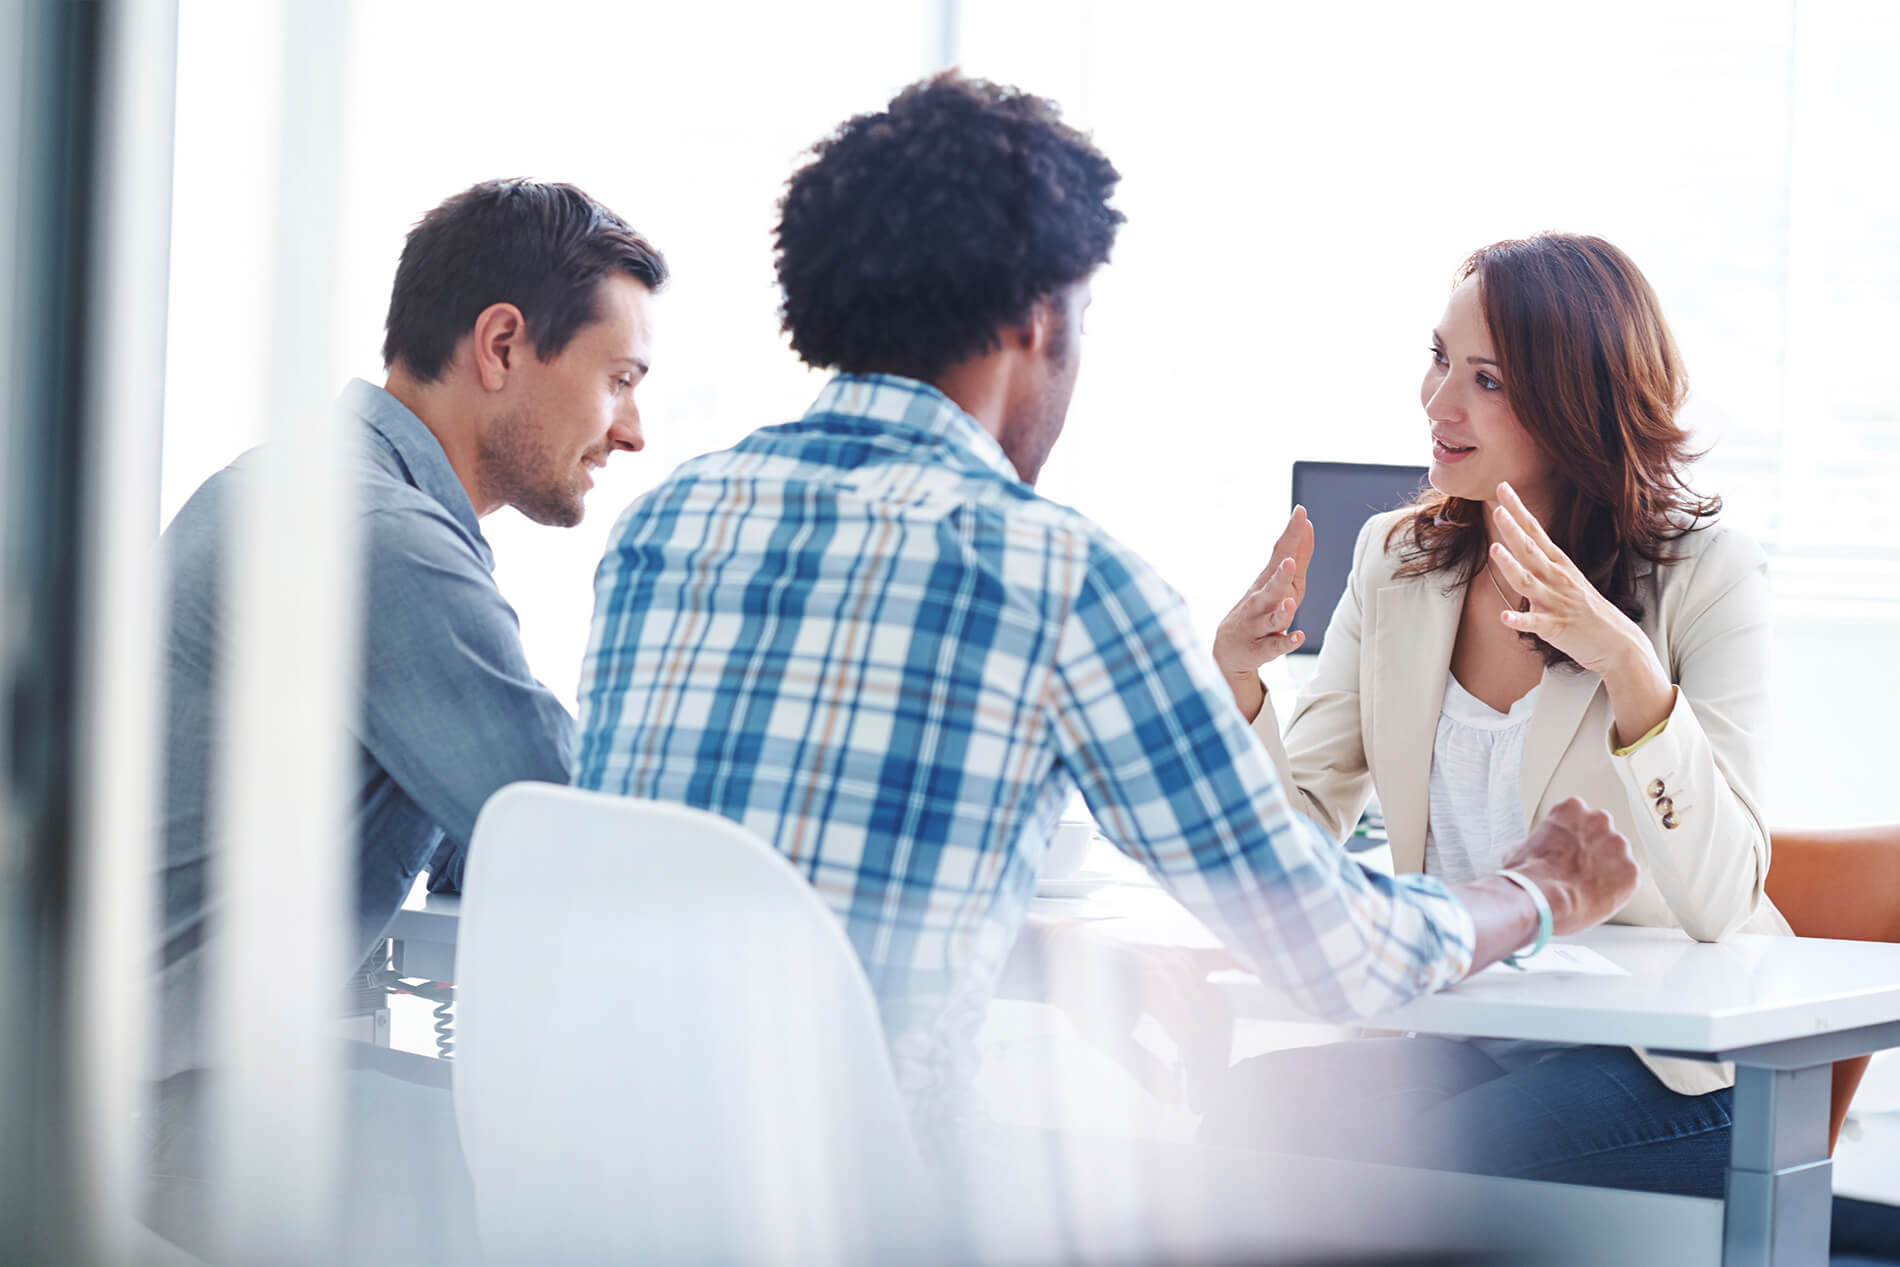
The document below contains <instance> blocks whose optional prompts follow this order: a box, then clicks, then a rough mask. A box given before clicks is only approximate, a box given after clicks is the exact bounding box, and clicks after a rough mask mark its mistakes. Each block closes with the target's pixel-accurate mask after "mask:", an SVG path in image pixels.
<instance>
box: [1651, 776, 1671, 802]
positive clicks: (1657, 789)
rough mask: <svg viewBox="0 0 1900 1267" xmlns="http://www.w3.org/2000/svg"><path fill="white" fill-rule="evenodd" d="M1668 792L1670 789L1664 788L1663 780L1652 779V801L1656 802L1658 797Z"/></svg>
mask: <svg viewBox="0 0 1900 1267" xmlns="http://www.w3.org/2000/svg"><path fill="white" fill-rule="evenodd" d="M1668 790H1669V789H1668V788H1665V787H1664V786H1663V781H1662V780H1661V779H1651V780H1650V781H1649V796H1650V799H1651V800H1654V799H1655V798H1656V797H1658V796H1661V795H1662V794H1663V793H1664V792H1666V791H1668Z"/></svg>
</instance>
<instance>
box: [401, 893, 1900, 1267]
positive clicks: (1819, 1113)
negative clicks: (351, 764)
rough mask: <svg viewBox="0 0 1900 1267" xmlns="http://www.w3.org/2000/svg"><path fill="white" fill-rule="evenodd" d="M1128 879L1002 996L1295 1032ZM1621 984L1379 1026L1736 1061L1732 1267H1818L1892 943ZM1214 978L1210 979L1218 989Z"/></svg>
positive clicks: (1541, 984)
mask: <svg viewBox="0 0 1900 1267" xmlns="http://www.w3.org/2000/svg"><path fill="white" fill-rule="evenodd" d="M1091 861H1092V862H1100V863H1101V864H1102V865H1103V868H1104V869H1108V870H1111V871H1112V872H1113V873H1114V874H1116V875H1117V876H1118V877H1121V878H1122V880H1123V882H1121V883H1117V884H1115V885H1113V886H1111V887H1109V888H1106V889H1104V890H1102V891H1101V892H1100V893H1098V894H1095V895H1093V896H1091V897H1090V898H1088V899H1084V900H1081V901H1075V902H1066V903H1050V902H1039V903H1037V904H1036V910H1035V911H1034V912H1033V913H1032V917H1031V919H1030V922H1029V923H1028V925H1027V926H1026V927H1025V930H1024V935H1023V937H1022V938H1021V939H1020V941H1019V943H1018V945H1017V947H1016V950H1015V952H1014V954H1013V955H1012V957H1011V961H1010V966H1009V968H1008V969H1007V970H1006V971H1005V974H1004V975H1005V979H1004V983H1003V988H1004V991H1005V993H1011V994H1014V995H1016V996H1017V997H1032V996H1033V995H1034V992H1035V991H1036V990H1037V989H1039V988H1043V987H1042V985H1041V983H1045V982H1047V981H1048V980H1049V979H1050V973H1049V971H1048V969H1049V961H1050V957H1051V956H1052V955H1058V954H1059V955H1060V956H1062V957H1063V958H1064V959H1065V960H1066V961H1068V962H1071V963H1073V962H1077V961H1078V960H1081V961H1086V960H1088V959H1089V958H1090V955H1091V947H1095V948H1098V949H1099V950H1100V951H1101V952H1103V953H1102V954H1101V955H1100V958H1101V959H1103V960H1104V961H1110V960H1112V961H1115V962H1116V963H1117V964H1118V965H1120V966H1118V967H1116V969H1115V970H1116V971H1126V970H1128V968H1130V967H1132V968H1134V969H1137V970H1142V969H1144V968H1145V967H1152V965H1153V964H1154V963H1157V962H1158V963H1162V964H1164V965H1165V967H1166V971H1168V972H1172V973H1178V972H1179V970H1180V969H1181V968H1182V966H1183V965H1184V964H1185V965H1188V966H1190V967H1191V968H1192V970H1193V971H1194V972H1195V973H1197V974H1200V975H1202V976H1203V977H1204V978H1209V979H1211V980H1212V982H1213V983H1214V984H1215V985H1216V986H1217V987H1218V988H1219V992H1220V994H1221V995H1222V996H1223V997H1224V998H1225V999H1226V1000H1227V1001H1228V1003H1229V1005H1230V1006H1231V1007H1232V1009H1233V1010H1234V1012H1235V1013H1237V1014H1240V1015H1247V1016H1258V1017H1264V1018H1269V1019H1276V1020H1286V1019H1300V1018H1299V1017H1298V1015H1297V1013H1295V1012H1293V1011H1292V1010H1291V1009H1290V1008H1289V1006H1288V1005H1287V1004H1286V1003H1285V1002H1284V1001H1283V1000H1281V999H1279V998H1277V997H1276V996H1275V995H1274V994H1273V993H1272V992H1271V991H1269V990H1268V989H1266V988H1265V987H1264V986H1262V985H1261V984H1260V983H1259V981H1257V980H1256V979H1254V978H1253V977H1251V976H1248V975H1246V974H1245V973H1241V972H1238V971H1236V970H1234V969H1233V961H1232V960H1231V959H1229V958H1228V957H1227V956H1226V954H1225V952H1224V951H1223V950H1221V948H1220V945H1219V942H1218V941H1217V940H1216V939H1215V938H1214V936H1213V934H1212V933H1210V932H1208V930H1207V929H1206V928H1205V927H1203V926H1202V925H1200V924H1199V923H1198V922H1197V921H1196V920H1194V919H1193V917H1192V916H1190V915H1188V914H1187V912H1186V911H1185V910H1184V909H1182V908H1181V907H1180V906H1179V905H1178V904H1176V903H1174V902H1173V900H1172V899H1171V898H1169V897H1168V896H1167V895H1166V894H1164V893H1162V892H1161V891H1160V890H1159V889H1158V888H1156V887H1155V886H1154V885H1153V884H1152V883H1149V882H1146V881H1145V877H1144V876H1143V873H1141V872H1140V870H1139V868H1137V867H1135V865H1134V864H1133V863H1129V862H1127V860H1125V859H1119V858H1115V859H1112V860H1109V859H1103V858H1097V857H1092V858H1091ZM458 910H459V903H458V902H457V901H456V900H455V899H453V898H440V897H429V898H426V899H425V898H424V897H423V896H422V895H421V894H420V892H419V891H418V893H417V894H414V895H412V897H411V900H410V904H409V906H408V907H406V908H405V909H404V911H403V912H402V914H401V915H399V916H398V917H397V921H396V924H395V925H394V927H393V928H392V929H391V934H390V935H391V936H392V937H394V938H396V939H397V940H398V942H399V943H401V945H400V946H399V948H398V954H399V956H400V957H399V959H398V967H399V969H400V970H402V971H403V972H404V973H405V975H409V976H426V977H431V978H433V979H437V980H451V979H453V972H452V965H453V954H454V928H455V922H456V916H457V912H458ZM1573 940H1574V941H1576V942H1577V943H1579V944H1582V945H1585V946H1588V947H1590V948H1592V949H1594V950H1596V951H1598V952H1600V953H1601V954H1603V955H1604V956H1606V957H1608V958H1609V959H1610V960H1612V961H1614V962H1615V963H1617V964H1618V965H1620V966H1621V967H1624V968H1626V969H1628V971H1629V975H1628V976H1571V975H1557V974H1526V973H1519V972H1516V971H1514V970H1512V969H1509V968H1494V969H1492V970H1489V971H1487V972H1484V973H1481V974H1479V975H1477V976H1475V977H1473V978H1471V979H1470V980H1468V981H1465V982H1461V983H1460V984H1458V985H1456V986H1454V987H1452V988H1451V989H1448V990H1445V991H1443V992H1441V993H1439V994H1435V995H1431V996H1428V997H1426V998H1421V999H1418V1000H1415V1001H1414V1002H1412V1003H1410V1004H1408V1005H1406V1006H1405V1007H1403V1008H1400V1009H1398V1010H1397V1011H1395V1012H1392V1013H1389V1014H1387V1015H1385V1016H1383V1017H1381V1018H1379V1022H1378V1023H1379V1024H1380V1025H1381V1026H1384V1027H1387V1028H1393V1029H1404V1030H1412V1031H1417V1032H1421V1033H1432V1034H1469V1035H1485V1036H1490V1037H1498V1038H1521V1039H1537V1040H1543V1041H1550V1042H1572V1043H1599V1044H1610V1045H1616V1046H1630V1047H1644V1048H1647V1049H1649V1050H1651V1051H1656V1052H1658V1053H1664V1054H1670V1055H1680V1056H1688V1057H1691V1058H1696V1059H1713V1060H1728V1061H1733V1062H1735V1064H1736V1086H1735V1103H1734V1118H1735V1125H1734V1131H1733V1144H1732V1150H1731V1157H1730V1162H1729V1173H1728V1190H1727V1198H1726V1205H1725V1211H1724V1222H1723V1233H1722V1251H1721V1259H1722V1262H1723V1264H1724V1267H1757V1265H1762V1267H1766V1265H1771V1264H1772V1265H1774V1267H1784V1265H1792V1264H1808V1263H1816V1262H1825V1261H1826V1259H1827V1242H1828V1219H1829V1210H1830V1204H1831V1194H1832V1165H1831V1163H1830V1161H1829V1160H1828V1154H1827V1118H1828V1104H1829V1092H1830V1086H1831V1071H1830V1068H1829V1066H1830V1064H1831V1062H1833V1061H1835V1060H1839V1059H1842V1058H1844V1057H1848V1056H1856V1055H1862V1054H1866V1053H1868V1052H1873V1051H1879V1050H1882V1049H1885V1048H1888V1047H1896V1046H1900V946H1897V945H1885V944H1872V943H1864V942H1834V941H1821V940H1815V939H1809V938H1792V937H1761V936H1746V935H1737V936H1735V937H1732V938H1730V939H1729V940H1728V941H1725V942H1722V943H1720V944H1716V945H1704V944H1698V943H1696V942H1693V941H1691V940H1690V939H1689V938H1688V937H1687V936H1685V935H1684V934H1682V933H1680V932H1676V931H1673V930H1663V929H1641V928H1625V927H1610V928H1601V929H1596V930H1593V931H1592V932H1590V933H1587V934H1584V935H1583V936H1581V937H1578V938H1575V939H1573ZM1210 974H1211V976H1210Z"/></svg>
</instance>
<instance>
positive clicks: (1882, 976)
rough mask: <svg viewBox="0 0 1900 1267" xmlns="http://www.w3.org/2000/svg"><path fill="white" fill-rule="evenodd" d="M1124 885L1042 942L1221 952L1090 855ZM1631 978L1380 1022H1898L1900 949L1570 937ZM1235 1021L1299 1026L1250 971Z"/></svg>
mask: <svg viewBox="0 0 1900 1267" xmlns="http://www.w3.org/2000/svg"><path fill="white" fill-rule="evenodd" d="M1088 864H1089V865H1090V866H1091V867H1093V868H1096V869H1098V870H1101V871H1103V872H1105V873H1108V874H1111V875H1113V876H1115V877H1116V879H1117V880H1118V883H1116V884H1114V885H1111V886H1109V887H1107V888H1104V889H1102V890H1101V891H1100V892H1098V893H1096V894H1093V895H1091V896H1090V897H1088V898H1086V899H1083V900H1078V901H1065V902H1055V901H1038V902H1037V903H1036V904H1035V906H1034V908H1033V910H1032V915H1031V922H1030V928H1029V933H1030V935H1031V936H1033V937H1043V938H1046V937H1050V936H1053V935H1058V934H1059V935H1062V936H1065V937H1080V938H1090V937H1101V938H1109V939H1113V940H1114V941H1116V942H1118V943H1122V944H1128V943H1135V944H1139V945H1144V946H1154V947H1162V946H1174V947H1188V948H1192V949H1195V950H1204V951H1213V949H1214V948H1215V947H1218V946H1219V945H1220V942H1219V940H1218V939H1217V938H1216V937H1215V936H1214V934H1213V933H1212V932H1211V931H1209V930H1208V929H1207V928H1206V926H1205V925H1203V924H1201V923H1200V922H1199V921H1198V920H1196V919H1195V918H1194V917H1193V916H1192V915H1190V914H1188V912H1187V911H1186V909H1185V908H1183V907H1182V906H1180V904H1179V903H1177V902H1175V901H1174V899H1173V898H1171V897H1169V896H1168V895H1167V894H1166V893H1164V892H1162V891H1161V889H1160V888H1159V887H1158V886H1156V884H1155V883H1154V882H1153V880H1152V879H1150V878H1149V877H1148V875H1147V873H1146V872H1145V871H1143V870H1142V869H1141V868H1140V867H1139V866H1138V865H1137V864H1135V863H1134V862H1132V861H1131V860H1128V859H1124V858H1120V857H1118V856H1115V855H1111V854H1107V853H1105V852H1101V851H1098V852H1095V853H1091V854H1090V856H1089V858H1088ZM1561 940H1563V941H1568V942H1571V943H1574V944H1577V945H1581V946H1585V947H1588V948H1590V949H1591V950H1594V951H1596V952H1597V953H1599V954H1601V955H1603V956H1604V957H1605V958H1607V959H1609V960H1611V961H1612V962H1614V963H1615V964H1617V965H1618V966H1619V967H1622V968H1625V969H1627V970H1628V972H1629V975H1627V976H1585V975H1575V974H1568V973H1526V972H1519V971H1518V970H1516V969H1514V968H1510V967H1507V966H1504V965H1496V966H1494V967H1492V968H1490V969H1488V970H1486V971H1484V972H1481V973H1479V974H1477V975H1475V976H1473V977H1471V978H1469V979H1467V980H1465V981H1461V982H1459V983H1458V984H1457V985H1454V986H1452V987H1450V988H1449V989H1446V990H1442V991H1440V992H1438V993H1436V994H1432V995H1427V996H1425V997H1423V998H1420V999H1417V1000H1414V1001H1413V1002H1412V1003H1409V1004H1407V1005H1406V1006H1404V1007H1402V1008H1399V1009H1398V1010H1396V1011H1393V1012H1388V1013H1386V1014H1385V1015H1383V1016H1380V1017H1377V1018H1374V1019H1373V1020H1372V1021H1371V1023H1372V1024H1374V1025H1377V1026H1379V1027H1380V1028H1384V1029H1400V1030H1413V1031H1417V1032H1420V1033H1429V1034H1459V1035H1481V1036H1489V1037H1501V1038H1521V1039H1533V1040H1538V1041H1544V1042H1561V1043H1602V1044H1610V1045H1615V1046H1619V1047H1655V1048H1662V1049H1667V1050H1675V1051H1685V1052H1690V1051H1694V1052H1716V1051H1727V1050H1733V1049H1735V1048H1738V1047H1748V1046H1754V1045H1757V1044H1761V1043H1772V1042H1781V1041H1784V1040H1787V1039H1794V1038H1805V1037H1807V1036H1809V1035H1813V1034H1821V1033H1831V1032H1838V1031H1841V1030H1848V1029H1857V1028H1860V1027H1863V1026H1868V1025H1877V1024H1882V1023H1885V1022H1889V1021H1896V1020H1900V945H1889V944H1886V943H1874V942H1849V941H1826V940H1822V939H1819V938H1811V937H1769V936H1761V935H1756V934H1741V933H1737V934H1734V935H1732V936H1730V937H1728V938H1726V939H1725V940H1723V941H1721V942H1719V943H1712V944H1710V943H1699V942H1696V941H1693V940H1691V939H1690V938H1689V936H1688V935H1687V934H1686V933H1683V932H1681V931H1680V930H1678V929H1666V928H1635V927H1629V926H1626V925H1608V926H1605V927H1602V928H1596V929H1592V930H1591V931H1589V932H1587V933H1584V934H1582V935H1580V936H1577V937H1573V938H1566V939H1561ZM1215 979H1216V981H1217V982H1218V983H1219V984H1221V985H1222V987H1223V989H1224V991H1225V993H1226V994H1227V996H1228V999H1229V1002H1230V1004H1231V1006H1232V1007H1233V1008H1234V1010H1235V1012H1236V1013H1238V1014H1240V1015H1245V1016H1252V1017H1258V1018H1262V1019H1274V1020H1302V1019H1310V1018H1307V1017H1303V1016H1302V1015H1301V1014H1300V1013H1299V1011H1298V1010H1297V1009H1296V1008H1294V1007H1293V1006H1292V1004H1291V1003H1290V1002H1288V1001H1287V1000H1285V999H1284V998H1281V997H1277V996H1276V995H1275V994H1274V992H1273V991H1271V990H1270V989H1269V988H1267V987H1266V986H1263V985H1262V984H1261V983H1260V982H1259V981H1257V980H1256V979H1255V978H1254V977H1252V976H1251V975H1250V974H1248V973H1245V972H1241V971H1238V970H1236V971H1233V972H1227V973H1216V974H1215Z"/></svg>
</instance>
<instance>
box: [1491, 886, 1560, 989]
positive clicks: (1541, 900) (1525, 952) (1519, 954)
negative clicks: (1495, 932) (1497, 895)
mask: <svg viewBox="0 0 1900 1267" xmlns="http://www.w3.org/2000/svg"><path fill="white" fill-rule="evenodd" d="M1497 874H1498V875H1501V876H1503V877H1504V878H1505V879H1507V880H1509V881H1510V882H1511V883H1513V884H1515V885H1517V886H1518V887H1519V888H1521V889H1523V890H1524V891H1525V892H1526V893H1528V894H1530V895H1531V901H1532V902H1534V903H1536V904H1537V936H1536V938H1535V939H1533V940H1532V942H1531V944H1530V945H1529V946H1528V947H1526V948H1521V949H1518V950H1515V951H1513V952H1511V953H1510V954H1508V955H1506V956H1504V962H1505V963H1508V964H1511V965H1512V966H1516V964H1517V961H1518V960H1519V959H1528V958H1530V957H1531V956H1532V955H1534V954H1536V953H1537V952H1538V951H1540V950H1542V949H1543V948H1544V947H1545V946H1547V945H1549V944H1550V900H1549V899H1548V898H1546V897H1545V896H1544V891H1543V890H1542V889H1540V888H1538V887H1537V881H1535V880H1533V879H1531V878H1530V877H1529V876H1527V875H1525V874H1524V873H1523V872H1521V871H1500V872H1498V873H1497Z"/></svg>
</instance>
